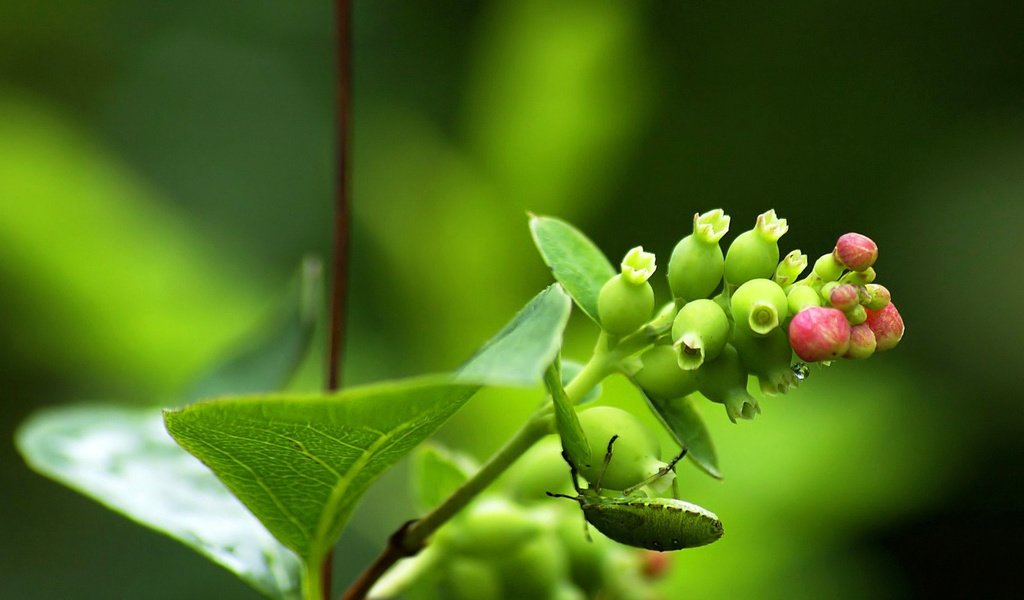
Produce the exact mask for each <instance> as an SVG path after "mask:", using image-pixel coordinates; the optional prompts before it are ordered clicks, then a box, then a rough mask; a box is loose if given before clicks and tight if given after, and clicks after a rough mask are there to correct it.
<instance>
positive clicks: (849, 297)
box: [828, 283, 860, 312]
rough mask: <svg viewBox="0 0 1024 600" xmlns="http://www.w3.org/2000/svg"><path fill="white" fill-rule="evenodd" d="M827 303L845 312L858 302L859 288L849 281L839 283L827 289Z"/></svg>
mask: <svg viewBox="0 0 1024 600" xmlns="http://www.w3.org/2000/svg"><path fill="white" fill-rule="evenodd" d="M828 303H829V304H831V305H832V306H834V307H835V308H838V309H839V310H841V311H843V312H846V311H848V310H850V309H852V308H853V307H854V306H857V305H858V304H860V293H859V290H858V289H857V287H856V286H853V285H850V284H849V283H842V284H839V285H837V286H835V287H833V288H832V289H831V291H829V295H828Z"/></svg>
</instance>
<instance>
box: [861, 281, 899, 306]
mask: <svg viewBox="0 0 1024 600" xmlns="http://www.w3.org/2000/svg"><path fill="white" fill-rule="evenodd" d="M864 291H865V294H864V302H862V303H861V304H863V305H864V308H868V309H871V310H882V309H883V308H885V306H886V305H887V304H889V303H890V302H892V296H891V295H890V294H889V290H888V289H886V287H885V286H884V285H878V284H877V283H869V284H867V285H866V286H864Z"/></svg>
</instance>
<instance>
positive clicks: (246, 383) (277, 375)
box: [185, 257, 323, 402]
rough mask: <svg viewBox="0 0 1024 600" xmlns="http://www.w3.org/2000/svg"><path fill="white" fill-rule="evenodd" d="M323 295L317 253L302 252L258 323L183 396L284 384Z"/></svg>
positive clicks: (303, 352) (304, 350) (298, 358)
mask: <svg viewBox="0 0 1024 600" xmlns="http://www.w3.org/2000/svg"><path fill="white" fill-rule="evenodd" d="M322 298H323V269H322V266H321V263H320V259H318V258H314V257H307V258H306V259H304V260H303V261H302V264H301V266H300V267H299V272H298V274H297V275H296V277H295V279H294V280H293V281H292V282H291V284H290V285H289V286H288V290H287V291H286V293H285V295H284V297H283V298H282V301H281V302H279V303H278V305H277V307H276V308H275V310H274V312H273V314H272V315H270V316H269V318H268V319H267V322H266V323H265V324H264V325H263V327H262V328H260V329H259V330H258V331H257V332H255V334H254V335H252V336H251V337H250V338H249V339H248V340H246V341H245V342H243V344H242V345H240V346H239V347H238V348H236V349H235V350H234V351H233V352H232V353H231V354H230V355H229V356H228V357H226V358H225V359H224V360H222V361H221V362H219V363H217V364H215V365H214V366H213V367H212V368H211V369H209V370H208V371H206V372H205V373H204V374H203V375H202V376H201V377H200V378H199V379H198V380H197V381H196V382H195V383H193V384H192V386H191V387H190V389H189V391H188V392H187V393H186V394H185V400H186V401H189V402H191V401H195V400H199V399H201V398H209V397H212V396H222V395H225V394H251V393H258V392H270V391H273V390H277V389H280V388H281V387H283V386H284V384H285V383H287V382H288V380H289V378H291V376H292V374H293V373H295V371H296V369H297V368H298V367H299V365H300V364H301V362H302V359H303V358H304V357H305V356H306V353H307V352H308V350H309V346H310V342H311V341H312V339H313V332H314V330H315V329H316V325H317V321H318V319H319V317H320V313H321V305H322V303H323V302H322Z"/></svg>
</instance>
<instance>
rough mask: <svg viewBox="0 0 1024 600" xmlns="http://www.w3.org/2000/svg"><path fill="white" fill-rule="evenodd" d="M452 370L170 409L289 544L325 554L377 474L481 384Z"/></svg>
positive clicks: (188, 440)
mask: <svg viewBox="0 0 1024 600" xmlns="http://www.w3.org/2000/svg"><path fill="white" fill-rule="evenodd" d="M476 389H477V388H476V386H473V385H469V384H457V383H454V382H453V381H452V380H451V379H450V378H447V377H429V378H422V379H413V380H405V381H398V382H387V383H380V384H375V385H369V386H363V387H358V388H351V389H348V390H345V391H342V392H340V393H336V394H314V395H291V394H269V395H260V396H250V397H244V396H243V397H237V398H225V399H219V400H213V401H209V402H201V403H198V404H194V405H192V406H189V407H186V408H184V409H180V410H174V411H168V412H166V413H165V414H164V421H165V423H166V425H167V430H168V431H169V432H170V434H171V436H173V437H174V439H175V440H177V442H178V443H179V444H181V446H183V447H184V448H185V449H186V450H188V451H189V452H191V453H192V454H194V455H195V456H197V457H198V458H199V459H200V460H201V461H203V462H204V463H205V464H206V465H207V466H208V467H210V469H211V470H212V471H213V472H214V473H216V474H217V476H218V477H220V479H221V480H222V481H223V482H224V483H225V484H226V485H227V487H228V489H230V490H231V491H232V492H234V494H235V495H236V496H238V498H239V499H241V501H242V502H243V503H244V504H245V505H246V506H247V507H248V508H249V510H251V511H252V512H253V514H254V515H256V517H257V518H259V519H260V521H261V522H262V523H263V524H264V525H265V526H266V528H267V529H269V530H270V532H271V533H273V534H274V535H275V536H276V537H277V539H279V540H280V541H281V542H282V543H284V545H286V546H288V547H289V548H291V549H292V550H294V551H295V552H296V553H298V554H299V555H300V556H301V557H302V558H303V559H305V560H306V561H309V562H311V563H312V562H314V561H319V560H320V559H321V558H322V557H323V556H324V554H326V552H327V550H328V549H329V548H330V547H331V546H332V545H333V543H334V541H335V540H336V539H337V537H338V536H339V535H340V534H341V531H342V529H343V528H344V526H345V523H346V522H347V521H348V518H349V516H350V515H351V513H352V510H353V509H354V508H355V505H356V502H357V501H358V500H359V498H360V497H361V496H362V494H363V493H364V492H365V491H366V489H367V488H368V487H369V486H370V484H371V483H373V481H374V480H375V479H376V478H377V477H378V476H380V475H381V473H383V472H384V471H385V470H386V469H388V468H389V467H390V466H391V465H393V464H394V463H395V462H397V461H398V460H399V459H400V458H402V457H403V456H405V455H406V454H407V453H408V452H409V451H411V450H412V449H413V448H415V447H416V445H417V444H419V443H420V442H422V441H423V440H425V439H426V438H427V437H428V436H430V434H432V433H433V432H434V431H435V430H436V429H437V428H438V427H439V426H440V425H441V424H442V423H443V422H444V421H445V420H447V419H448V417H450V416H451V415H452V414H453V413H454V412H455V411H456V410H458V409H459V408H460V407H461V406H462V405H463V404H464V403H465V402H466V401H467V400H468V399H469V397H470V396H471V395H472V394H473V393H474V392H475V391H476Z"/></svg>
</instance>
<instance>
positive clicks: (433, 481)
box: [412, 442, 479, 512]
mask: <svg viewBox="0 0 1024 600" xmlns="http://www.w3.org/2000/svg"><path fill="white" fill-rule="evenodd" d="M478 468H479V466H478V465H477V464H476V462H475V461H474V460H473V459H472V458H471V457H469V456H468V455H466V454H462V453H461V452H458V451H456V450H452V449H449V448H446V447H444V446H441V445H440V444H436V443H432V442H427V443H426V444H423V445H422V446H420V447H419V448H417V449H416V452H414V453H413V460H412V490H413V496H414V497H415V499H416V504H417V505H418V506H419V508H420V510H422V511H424V512H426V511H428V510H431V509H433V508H435V507H437V506H438V505H439V504H441V502H442V501H444V499H445V498H447V497H448V496H450V495H451V494H452V493H453V492H454V491H455V490H457V489H458V488H459V487H460V486H461V485H462V484H464V483H466V481H467V480H468V479H469V478H470V477H471V476H472V475H473V473H475V472H476V471H477V469H478Z"/></svg>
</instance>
